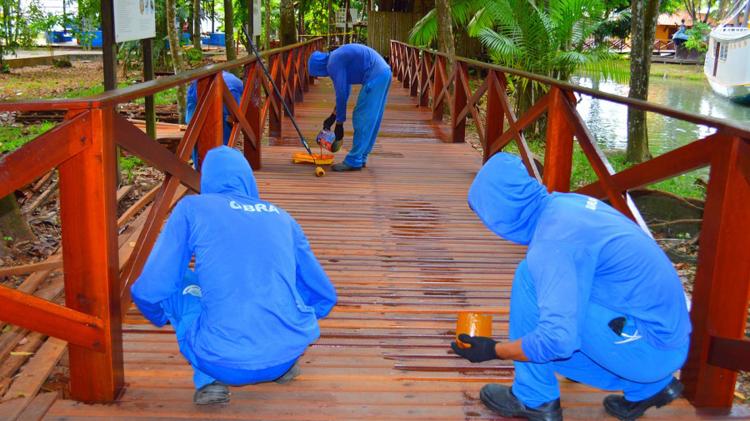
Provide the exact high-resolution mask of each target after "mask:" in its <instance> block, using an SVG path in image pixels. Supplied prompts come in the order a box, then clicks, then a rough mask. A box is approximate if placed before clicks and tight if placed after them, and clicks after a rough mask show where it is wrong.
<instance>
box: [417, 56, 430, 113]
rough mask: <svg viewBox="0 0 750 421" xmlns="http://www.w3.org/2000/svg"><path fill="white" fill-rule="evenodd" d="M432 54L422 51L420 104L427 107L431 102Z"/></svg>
mask: <svg viewBox="0 0 750 421" xmlns="http://www.w3.org/2000/svg"><path fill="white" fill-rule="evenodd" d="M431 64H432V63H431V60H430V55H429V53H427V52H422V54H421V59H420V61H419V65H420V68H419V106H420V107H426V106H428V105H429V104H430V91H429V90H428V88H429V87H430V82H429V80H428V78H429V77H430V67H432V66H431Z"/></svg>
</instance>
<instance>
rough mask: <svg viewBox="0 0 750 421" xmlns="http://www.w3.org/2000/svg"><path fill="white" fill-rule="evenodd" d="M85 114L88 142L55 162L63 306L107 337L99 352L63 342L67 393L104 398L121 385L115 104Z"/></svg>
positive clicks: (113, 395)
mask: <svg viewBox="0 0 750 421" xmlns="http://www.w3.org/2000/svg"><path fill="white" fill-rule="evenodd" d="M90 115H91V120H90V121H89V124H88V127H87V128H86V131H85V132H86V136H89V137H90V139H91V146H90V147H88V148H86V149H84V150H83V151H81V152H80V153H79V154H77V155H75V156H74V157H72V158H70V159H69V160H67V161H65V162H64V163H63V164H61V165H60V166H59V174H60V219H61V222H62V245H63V246H62V249H63V262H64V263H63V267H64V270H65V305H66V306H67V307H69V308H72V309H74V310H78V311H82V312H84V313H86V314H90V315H92V316H95V317H98V318H100V319H101V320H102V321H103V322H104V332H105V338H106V340H105V343H103V344H101V348H102V349H103V351H93V350H91V349H87V348H83V347H81V346H76V345H73V344H69V345H68V346H69V356H70V393H71V396H72V397H73V398H74V399H76V400H80V401H84V402H107V401H112V400H114V399H115V398H116V397H117V395H118V393H119V392H120V389H122V386H123V360H122V321H121V316H120V314H121V313H120V281H119V278H118V273H117V271H118V253H117V201H116V199H115V191H116V189H117V185H116V183H117V181H116V180H117V175H116V172H117V156H116V154H115V144H114V141H113V139H114V137H115V136H114V133H113V126H114V120H113V119H114V109H113V108H104V109H93V110H91V114H90ZM79 140H80V139H68V141H69V142H76V141H79Z"/></svg>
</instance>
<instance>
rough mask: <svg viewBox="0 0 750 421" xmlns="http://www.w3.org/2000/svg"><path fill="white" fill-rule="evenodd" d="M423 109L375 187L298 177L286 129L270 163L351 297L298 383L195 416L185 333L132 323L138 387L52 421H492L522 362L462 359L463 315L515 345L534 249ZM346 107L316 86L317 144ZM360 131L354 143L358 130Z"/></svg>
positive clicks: (66, 409)
mask: <svg viewBox="0 0 750 421" xmlns="http://www.w3.org/2000/svg"><path fill="white" fill-rule="evenodd" d="M354 95H356V92H355V93H353V96H354ZM415 101H416V100H415V99H414V98H411V97H409V93H408V91H407V90H405V89H403V88H401V87H400V86H398V84H397V83H396V82H394V85H393V87H392V89H391V92H390V96H389V101H388V109H387V111H386V114H385V117H384V121H383V125H382V128H381V131H380V133H381V135H380V138H379V140H378V143H377V145H376V147H375V150H374V152H373V153H372V155H371V158H370V160H369V161H368V166H367V168H366V169H365V170H364V171H362V172H358V173H347V174H339V173H329V174H328V175H327V176H325V177H323V178H315V177H314V176H313V174H312V167H311V166H304V165H292V164H291V161H290V156H291V154H292V153H293V152H297V151H299V150H300V148H299V147H298V146H296V145H295V146H291V145H292V144H293V143H290V142H294V137H293V136H292V134H293V131H292V130H293V129H292V128H291V125H289V124H288V122H285V126H284V139H283V140H282V141H280V142H276V145H273V146H269V147H265V148H264V152H263V159H264V161H263V165H264V166H263V169H262V170H261V171H259V172H257V173H256V176H257V178H258V185H259V188H260V191H261V195H262V197H263V198H264V199H266V200H270V201H272V202H274V203H277V204H279V205H281V206H282V207H284V208H285V209H286V210H288V211H289V212H290V213H291V214H292V215H293V216H294V217H295V218H296V219H297V220H298V221H299V222H300V224H301V225H302V226H303V228H304V230H305V232H306V234H307V236H308V237H309V239H310V241H311V244H312V247H313V249H314V250H315V253H316V254H317V256H318V258H319V259H320V261H321V262H322V264H323V266H324V267H325V269H326V271H327V272H328V274H329V275H330V277H331V278H332V280H333V282H334V283H335V285H336V287H337V289H338V292H339V297H340V298H339V303H338V306H337V307H336V308H335V310H334V311H333V313H332V314H331V316H330V317H329V318H327V319H325V320H323V321H322V322H321V327H322V329H321V330H322V335H321V338H320V340H319V341H318V342H317V343H315V344H314V345H313V346H311V347H310V348H309V350H308V351H307V352H306V353H305V355H304V356H303V357H302V358H301V359H300V362H301V368H302V375H301V376H300V377H299V378H297V379H296V380H295V381H294V382H292V383H291V384H287V385H278V384H275V383H271V384H260V385H254V386H247V387H242V388H234V389H233V390H232V402H231V404H229V405H224V406H218V407H211V408H206V407H197V406H194V405H193V404H192V395H193V385H192V381H191V380H192V371H191V369H190V367H189V366H188V364H187V362H186V361H185V360H184V358H182V356H181V355H180V354H179V351H178V348H177V344H176V342H175V338H174V336H173V334H172V331H171V329H170V328H165V329H156V328H153V326H151V325H148V324H146V322H145V321H144V319H143V318H142V317H141V316H140V314H139V313H138V312H137V310H135V309H131V311H130V313H129V315H128V317H127V318H126V320H125V334H124V346H125V381H126V383H127V386H126V389H125V391H124V393H123V394H122V396H121V397H120V399H119V401H118V402H117V403H115V404H112V405H86V404H81V403H77V402H74V401H68V400H58V401H56V402H55V403H54V405H53V406H52V407H51V409H50V410H49V412H48V413H47V414H46V417H47V418H49V419H66V420H71V419H82V418H107V419H114V418H119V419H131V418H149V419H159V418H163V419H187V418H194V419H195V418H198V419H199V418H212V419H306V420H311V419H396V420H402V419H410V418H421V419H424V418H429V419H480V418H481V419H489V418H493V414H492V413H491V412H490V411H489V410H487V409H485V407H484V406H483V405H482V404H481V402H479V400H478V392H479V389H480V387H481V386H482V385H483V384H485V383H487V382H506V383H509V382H510V381H511V380H512V377H513V370H512V364H511V362H508V361H494V362H488V363H482V364H471V363H468V362H467V361H465V360H462V359H459V358H458V357H456V356H455V355H453V354H452V352H451V351H450V348H449V346H448V344H449V342H450V341H451V338H452V337H453V335H454V329H455V320H456V312H457V311H459V310H462V309H467V308H482V309H484V310H486V311H489V312H492V313H494V326H493V327H494V333H495V336H497V337H500V338H503V337H506V336H507V314H506V313H507V311H506V310H507V306H508V303H509V299H510V288H511V280H512V277H513V272H514V270H515V266H516V264H517V263H518V262H519V261H520V260H521V258H522V256H523V254H524V248H523V247H519V246H515V245H512V244H510V243H508V242H505V241H503V240H501V239H499V238H497V237H495V236H494V235H493V234H491V233H490V232H489V231H487V230H486V229H485V228H484V226H483V225H482V224H481V222H480V221H479V220H478V219H477V218H476V217H475V216H474V214H473V213H472V212H471V210H470V209H469V208H468V206H467V204H466V194H467V190H468V187H469V184H470V182H471V180H472V179H473V177H474V175H475V174H476V171H477V170H478V169H479V167H480V166H481V162H482V159H481V158H482V157H481V155H480V154H479V153H477V152H476V151H475V150H473V149H472V148H471V146H469V145H468V144H464V143H461V144H446V143H442V142H441V140H440V139H444V138H446V137H447V136H448V134H449V130H448V129H447V126H445V125H441V124H435V123H433V122H432V121H431V112H430V111H429V110H428V109H425V108H421V109H418V108H416V106H415V105H416V102H415ZM352 102H354V101H352ZM333 104H334V100H333V93H332V88H331V86H330V82H328V81H327V80H322V81H318V82H317V85H316V86H314V87H311V91H310V93H309V94H307V95H306V96H305V102H304V103H300V104H297V106H296V114H297V115H298V119H299V121H300V125H301V127H302V128H303V130H304V131H305V132H306V133H308V134H313V133H315V132H316V131H317V129H318V127H319V126H320V122H321V121H322V120H323V119H324V118H325V116H327V115H328V114H329V113H330V110H331V109H332V108H333ZM347 128H348V129H349V132H348V133H347V140H349V139H351V132H350V130H351V118H350V119H349V122H347ZM279 144H281V145H279ZM339 156H340V157H343V154H342V153H339ZM561 388H562V390H563V405H564V407H565V413H566V417H567V418H569V419H573V418H605V417H606V415H605V413H604V410H603V408H602V406H601V400H602V398H603V397H604V395H605V393H603V392H600V391H596V390H593V389H591V388H588V387H586V386H583V385H579V384H575V383H572V382H567V381H565V380H562V381H561ZM740 409H741V410H744V409H743V408H740ZM740 409H737V410H736V411H740ZM737 415H738V416H742V415H745V416H747V415H750V414H749V413H744V414H737ZM693 417H696V411H695V410H694V409H693V408H692V407H691V406H690V405H689V403H688V402H687V401H685V400H680V401H678V402H675V403H674V404H672V405H670V406H668V407H666V408H662V409H660V410H652V411H650V412H649V413H648V417H647V418H662V419H665V418H668V419H687V418H693Z"/></svg>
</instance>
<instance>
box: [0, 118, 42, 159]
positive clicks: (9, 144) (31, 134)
mask: <svg viewBox="0 0 750 421" xmlns="http://www.w3.org/2000/svg"><path fill="white" fill-rule="evenodd" d="M53 127H55V123H53V122H50V121H45V122H42V123H39V124H32V125H29V126H24V127H8V126H0V154H2V153H5V152H13V151H15V150H16V149H18V148H20V147H21V146H23V145H25V144H26V143H28V142H29V141H31V140H33V139H34V138H36V137H37V136H39V135H41V134H42V133H44V132H46V131H47V130H50V129H51V128H53Z"/></svg>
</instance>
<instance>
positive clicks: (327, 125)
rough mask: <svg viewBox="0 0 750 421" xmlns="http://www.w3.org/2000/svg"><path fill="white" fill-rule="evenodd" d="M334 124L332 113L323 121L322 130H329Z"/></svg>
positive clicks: (334, 118) (334, 116)
mask: <svg viewBox="0 0 750 421" xmlns="http://www.w3.org/2000/svg"><path fill="white" fill-rule="evenodd" d="M335 122H336V113H332V114H331V115H330V116H328V118H327V119H325V120H324V121H323V128H324V129H325V130H331V126H333V123H335Z"/></svg>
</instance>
